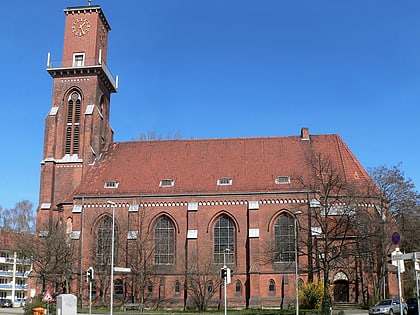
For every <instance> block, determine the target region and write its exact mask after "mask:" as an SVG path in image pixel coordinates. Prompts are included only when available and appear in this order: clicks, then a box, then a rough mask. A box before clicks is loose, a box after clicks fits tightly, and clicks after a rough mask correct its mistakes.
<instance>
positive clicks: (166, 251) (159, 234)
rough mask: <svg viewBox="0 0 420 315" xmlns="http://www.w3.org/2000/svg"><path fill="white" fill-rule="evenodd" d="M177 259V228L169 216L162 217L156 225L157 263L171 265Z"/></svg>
mask: <svg viewBox="0 0 420 315" xmlns="http://www.w3.org/2000/svg"><path fill="white" fill-rule="evenodd" d="M174 261H175V228H174V224H173V223H172V221H171V220H170V219H169V218H168V217H167V216H163V217H161V218H160V219H159V220H158V222H157V223H156V226H155V264H156V265H171V264H173V263H174Z"/></svg>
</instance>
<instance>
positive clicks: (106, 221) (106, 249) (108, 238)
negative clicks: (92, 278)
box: [96, 216, 118, 265]
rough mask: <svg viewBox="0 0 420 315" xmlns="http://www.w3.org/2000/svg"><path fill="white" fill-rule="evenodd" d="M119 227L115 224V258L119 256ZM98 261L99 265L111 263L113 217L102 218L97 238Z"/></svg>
mask: <svg viewBox="0 0 420 315" xmlns="http://www.w3.org/2000/svg"><path fill="white" fill-rule="evenodd" d="M116 230H117V227H116V226H114V259H115V257H117V254H116V251H117V249H118V246H117V239H116V235H118V233H117V232H116ZM96 242H97V243H96V261H97V262H98V264H99V265H110V264H111V252H112V247H111V244H112V217H110V216H105V217H103V218H102V220H101V222H100V223H99V226H98V234H97V239H96Z"/></svg>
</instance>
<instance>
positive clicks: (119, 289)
mask: <svg viewBox="0 0 420 315" xmlns="http://www.w3.org/2000/svg"><path fill="white" fill-rule="evenodd" d="M114 293H115V294H123V293H124V291H123V282H122V280H121V279H116V280H115V281H114Z"/></svg>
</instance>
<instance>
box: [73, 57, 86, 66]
mask: <svg viewBox="0 0 420 315" xmlns="http://www.w3.org/2000/svg"><path fill="white" fill-rule="evenodd" d="M84 65H85V54H74V55H73V67H83V66H84Z"/></svg>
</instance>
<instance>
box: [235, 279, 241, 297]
mask: <svg viewBox="0 0 420 315" xmlns="http://www.w3.org/2000/svg"><path fill="white" fill-rule="evenodd" d="M235 295H236V296H241V295H242V283H241V281H240V280H236V283H235Z"/></svg>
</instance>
